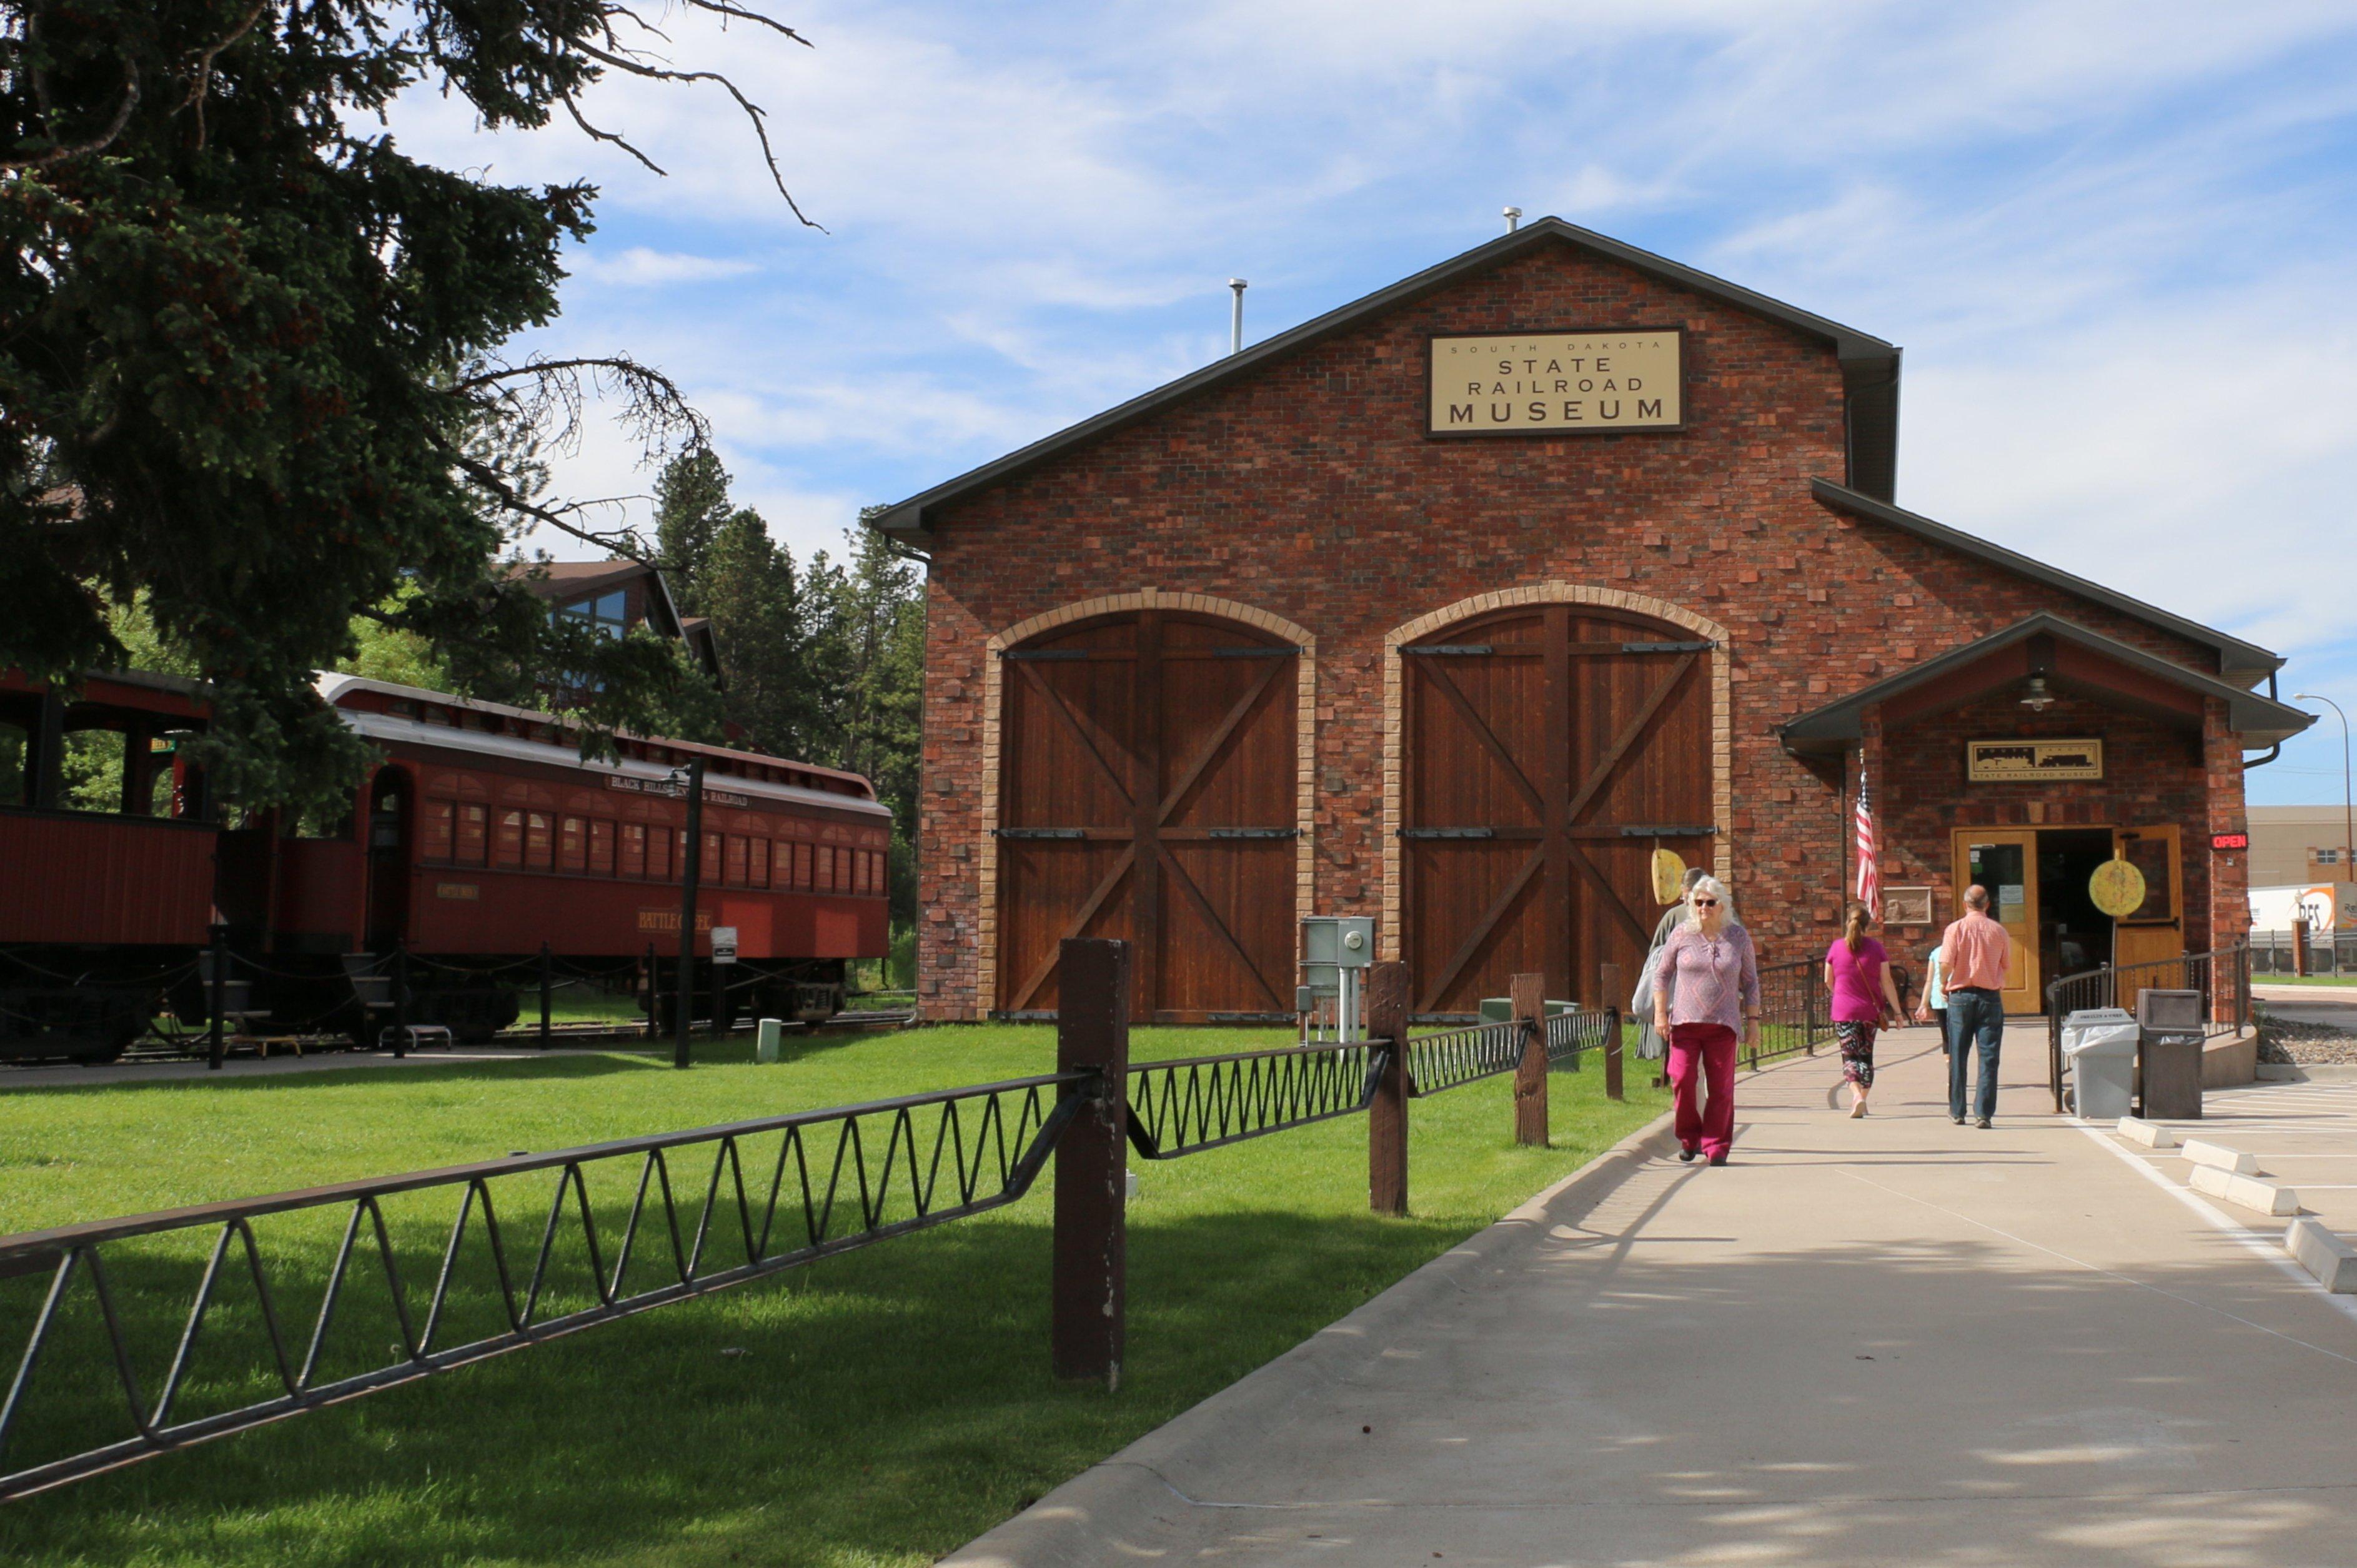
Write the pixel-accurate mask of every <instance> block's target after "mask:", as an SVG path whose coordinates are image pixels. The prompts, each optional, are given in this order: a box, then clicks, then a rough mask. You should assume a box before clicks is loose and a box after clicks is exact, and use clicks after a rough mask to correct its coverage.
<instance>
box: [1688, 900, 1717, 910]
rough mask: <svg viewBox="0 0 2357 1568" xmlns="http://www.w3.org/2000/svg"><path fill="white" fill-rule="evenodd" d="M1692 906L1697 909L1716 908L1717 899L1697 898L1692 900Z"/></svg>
mask: <svg viewBox="0 0 2357 1568" xmlns="http://www.w3.org/2000/svg"><path fill="white" fill-rule="evenodd" d="M1694 906H1695V908H1697V909H1716V908H1718V900H1717V899H1716V898H1697V899H1695V901H1694Z"/></svg>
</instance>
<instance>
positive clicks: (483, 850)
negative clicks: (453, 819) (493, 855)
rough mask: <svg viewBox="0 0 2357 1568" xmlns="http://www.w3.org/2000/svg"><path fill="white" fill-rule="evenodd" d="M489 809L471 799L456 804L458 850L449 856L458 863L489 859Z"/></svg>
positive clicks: (481, 862) (481, 863)
mask: <svg viewBox="0 0 2357 1568" xmlns="http://www.w3.org/2000/svg"><path fill="white" fill-rule="evenodd" d="M490 828H491V809H490V807H489V806H484V805H479V804H477V803H476V802H474V801H472V800H466V801H461V802H460V803H459V806H458V851H457V854H454V855H452V856H451V857H450V858H451V859H452V860H454V861H456V862H457V864H459V865H484V864H486V863H487V862H489V860H490V854H489V851H490V836H491V834H490Z"/></svg>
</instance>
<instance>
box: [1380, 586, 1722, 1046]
mask: <svg viewBox="0 0 2357 1568" xmlns="http://www.w3.org/2000/svg"><path fill="white" fill-rule="evenodd" d="M1711 646H1712V645H1711V644H1710V643H1708V642H1706V641H1700V640H1697V639H1695V636H1694V634H1693V633H1692V632H1688V631H1684V630H1682V629H1680V628H1674V627H1666V626H1663V625H1660V624H1659V623H1656V622H1652V621H1648V620H1642V619H1640V618H1634V617H1630V616H1624V615H1619V614H1614V613H1609V612H1605V611H1601V610H1597V609H1593V608H1590V607H1586V606H1571V605H1550V606H1539V607H1528V608H1520V609H1514V610H1510V611H1505V612H1501V613H1499V614H1495V615H1491V616H1485V617H1481V618H1476V619H1473V620H1469V621H1462V622H1459V623H1458V624H1457V625H1456V626H1453V627H1450V628H1448V630H1446V631H1445V632H1441V633H1438V634H1436V635H1434V636H1431V637H1427V638H1426V639H1422V640H1421V641H1419V642H1417V643H1415V644H1414V645H1412V646H1410V647H1407V648H1405V649H1403V650H1401V654H1402V663H1403V666H1404V669H1403V678H1404V681H1405V715H1404V716H1405V724H1406V734H1405V736H1404V737H1403V743H1402V744H1403V748H1404V758H1405V769H1404V772H1403V779H1404V782H1405V789H1406V800H1405V801H1404V802H1403V810H1402V817H1401V820H1402V822H1404V823H1405V826H1404V827H1403V828H1402V829H1401V837H1402V838H1403V839H1404V840H1405V843H1404V844H1403V845H1402V850H1403V853H1402V855H1401V865H1402V867H1403V869H1404V871H1405V878H1404V881H1405V886H1404V888H1403V894H1404V897H1403V923H1402V931H1403V936H1404V940H1405V946H1406V949H1407V952H1406V957H1407V961H1408V963H1409V965H1410V966H1411V967H1410V975H1411V987H1412V993H1413V994H1412V997H1411V1002H1412V1005H1413V1008H1414V1010H1415V1013H1417V1014H1419V1015H1426V1016H1433V1015H1444V1016H1445V1015H1452V1014H1454V1015H1464V1014H1470V1013H1472V1012H1474V1011H1475V1010H1476V1009H1477V1008H1478V1007H1479V1005H1480V999H1481V998H1482V997H1485V996H1503V995H1504V994H1506V988H1507V979H1508V977H1509V976H1511V975H1512V974H1515V973H1517V972H1538V973H1541V974H1544V975H1545V976H1546V987H1547V994H1548V995H1549V996H1551V997H1571V998H1577V999H1578V1000H1580V1001H1583V1002H1587V1003H1589V1004H1598V1003H1600V1002H1601V1001H1602V1000H1603V998H1601V997H1599V996H1598V995H1597V994H1596V991H1597V966H1598V964H1599V963H1602V962H1606V961H1617V962H1619V963H1620V964H1621V965H1622V966H1623V969H1624V972H1626V973H1627V974H1629V975H1630V976H1631V978H1632V979H1633V977H1634V975H1635V973H1636V966H1637V964H1638V963H1639V962H1641V961H1642V959H1643V957H1644V953H1645V950H1646V947H1647V945H1648V943H1649V942H1650V940H1651V939H1652V928H1653V924H1654V921H1655V920H1656V918H1658V917H1659V915H1660V912H1661V907H1660V906H1659V905H1656V904H1655V903H1654V902H1653V900H1652V893H1651V891H1650V885H1651V877H1650V875H1649V871H1648V865H1649V860H1650V856H1651V854H1652V851H1653V850H1654V849H1655V848H1656V847H1657V846H1658V847H1661V848H1665V849H1670V850H1674V851H1675V852H1676V853H1677V854H1679V855H1681V856H1682V857H1684V860H1685V862H1686V864H1687V865H1708V864H1709V863H1710V850H1711V832H1712V819H1713V815H1714V813H1713V811H1712V809H1711V724H1710V718H1711V714H1710V703H1711V682H1710V670H1709V665H1710V650H1711ZM1619 1000H1620V1004H1622V1005H1623V1006H1625V1005H1627V1002H1628V999H1627V998H1626V997H1621V998H1620V999H1619Z"/></svg>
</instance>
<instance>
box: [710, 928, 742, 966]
mask: <svg viewBox="0 0 2357 1568" xmlns="http://www.w3.org/2000/svg"><path fill="white" fill-rule="evenodd" d="M712 961H713V962H715V963H735V962H736V961H737V928H736V927H734V926H715V927H713V928H712Z"/></svg>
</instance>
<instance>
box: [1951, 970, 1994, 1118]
mask: <svg viewBox="0 0 2357 1568" xmlns="http://www.w3.org/2000/svg"><path fill="white" fill-rule="evenodd" d="M1975 1040H1978V1041H1979V1042H1980V1053H1979V1054H1980V1058H1981V1075H1980V1083H1979V1085H1978V1092H1977V1093H1975V1095H1974V1097H1973V1099H1974V1111H1973V1114H1975V1116H1981V1117H1990V1116H1995V1115H1996V1058H1997V1047H1999V1046H2000V1045H2001V1044H2003V1042H2004V1040H2005V998H2003V997H2002V996H1999V995H1998V994H1997V993H1996V992H1994V991H1981V990H1977V989H1973V988H1969V987H1967V988H1962V989H1954V990H1951V991H1950V992H1949V993H1948V1114H1949V1115H1951V1116H1953V1117H1954V1118H1956V1119H1957V1120H1958V1121H1960V1122H1961V1121H1963V1120H1964V1073H1965V1070H1966V1068H1967V1065H1968V1064H1969V1063H1970V1061H1971V1060H1972V1057H1973V1053H1972V1051H1971V1050H1970V1049H1969V1048H1968V1047H1971V1045H1972V1044H1973V1042H1974V1041H1975Z"/></svg>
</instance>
